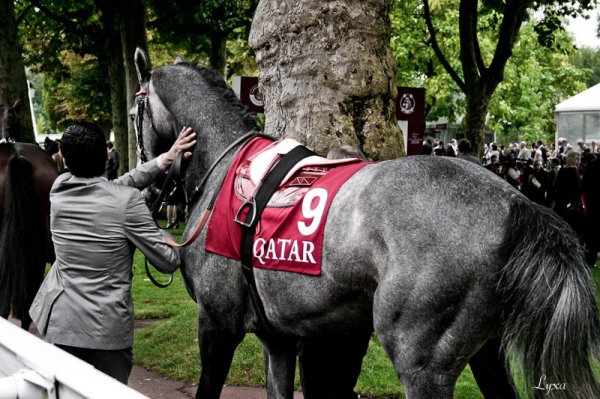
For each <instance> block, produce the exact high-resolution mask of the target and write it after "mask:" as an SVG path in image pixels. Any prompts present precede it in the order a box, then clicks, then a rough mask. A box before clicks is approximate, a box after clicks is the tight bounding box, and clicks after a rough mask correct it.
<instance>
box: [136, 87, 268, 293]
mask: <svg viewBox="0 0 600 399" xmlns="http://www.w3.org/2000/svg"><path fill="white" fill-rule="evenodd" d="M135 97H141V98H140V100H139V101H138V105H137V115H136V127H137V152H138V157H139V158H140V161H141V162H142V163H145V162H147V157H146V153H145V151H144V135H143V127H144V113H145V112H146V111H148V112H149V111H150V106H149V103H148V90H147V89H141V90H139V91H138V92H137V93H135ZM150 123H151V124H152V126H153V128H154V123H153V121H152V117H150ZM155 130H156V129H155ZM254 137H264V138H268V139H270V140H274V138H273V137H271V136H267V135H264V134H261V133H259V132H256V131H250V132H248V133H246V134H244V135H243V136H241V137H239V138H238V139H237V140H235V141H234V142H233V143H231V144H230V145H229V147H227V148H226V149H225V150H224V151H223V152H222V153H221V155H219V156H218V157H217V159H216V160H215V161H214V162H213V163H212V165H211V166H210V167H209V168H208V170H207V171H206V174H205V175H204V177H203V178H202V180H201V181H200V183H199V184H198V185H197V186H196V187H194V190H192V195H191V200H189V201H188V198H187V195H186V199H185V200H186V204H185V205H186V207H187V206H188V205H189V204H190V203H194V202H195V201H196V199H197V197H198V195H199V194H200V193H201V191H202V189H203V188H204V186H205V185H206V182H207V181H208V178H209V177H210V175H211V174H212V172H213V171H214V169H215V168H216V167H217V165H218V164H219V163H220V162H221V161H222V160H223V158H224V157H225V156H226V155H227V154H228V153H229V152H231V151H232V150H233V149H234V148H236V147H238V146H241V147H243V145H244V144H246V143H247V142H248V141H250V140H251V139H252V138H254ZM182 161H183V153H181V152H180V153H178V154H177V157H176V159H175V162H174V163H173V165H171V167H170V169H169V172H168V173H167V177H166V178H165V182H164V184H163V187H162V189H161V191H160V194H159V196H158V198H157V199H156V201H155V202H154V206H153V211H152V218H153V220H154V223H155V224H156V226H157V227H158V228H159V229H163V227H161V226H160V225H159V224H158V215H159V213H160V212H161V209H162V203H163V202H164V200H165V198H166V197H167V195H168V194H169V193H172V192H173V191H175V189H176V188H177V187H178V185H180V186H181V187H182V190H183V192H184V193H186V194H187V192H186V190H185V187H183V181H182V178H181V176H182V173H181V169H182V163H183V162H182ZM226 175H227V173H224V174H223V176H221V181H220V183H219V185H218V187H217V189H216V190H215V192H214V193H213V196H212V198H211V200H210V202H209V204H208V206H207V207H206V209H205V210H204V212H203V213H202V216H201V217H200V221H199V223H198V224H197V225H196V228H195V229H194V231H193V233H192V234H191V235H190V236H189V237H188V238H187V239H186V240H185V241H184V242H182V243H178V242H175V241H174V240H171V239H169V238H166V239H165V241H166V242H167V244H169V245H171V246H173V247H176V248H182V247H187V246H189V245H190V244H192V243H193V242H194V241H195V240H196V239H197V238H198V237H199V236H200V233H202V230H203V229H204V227H205V226H206V223H207V222H208V220H209V219H210V215H211V214H212V210H213V208H214V205H215V202H216V200H217V197H218V195H219V191H220V187H221V186H222V185H223V181H224V180H225V176H226ZM148 263H149V262H148V259H147V258H146V259H145V267H146V274H147V275H148V278H149V279H150V281H152V283H153V284H154V285H156V286H157V287H161V288H165V287H167V286H169V285H170V284H171V283H172V282H173V274H171V275H170V277H169V281H168V282H167V283H166V284H162V283H159V282H158V281H156V280H155V279H154V277H152V275H151V273H150V269H149V267H148Z"/></svg>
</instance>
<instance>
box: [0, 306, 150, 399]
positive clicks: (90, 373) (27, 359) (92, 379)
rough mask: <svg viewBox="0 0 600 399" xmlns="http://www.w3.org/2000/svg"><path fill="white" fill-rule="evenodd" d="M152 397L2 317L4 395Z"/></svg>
mask: <svg viewBox="0 0 600 399" xmlns="http://www.w3.org/2000/svg"><path fill="white" fill-rule="evenodd" d="M17 398H25V399H38V398H40V399H42V398H44V399H57V398H60V399H92V398H98V399H106V398H111V399H117V398H118V399H143V398H146V399H148V397H147V396H144V395H142V394H140V393H139V392H137V391H135V390H133V389H131V388H129V387H128V386H126V385H123V384H121V383H120V382H119V381H117V380H115V379H113V378H111V377H109V376H107V375H106V374H104V373H102V372H100V371H98V370H96V369H95V368H94V367H92V366H91V365H89V364H88V363H85V362H83V361H81V360H79V359H77V358H76V357H74V356H72V355H70V354H68V353H66V352H64V351H63V350H61V349H59V348H57V347H55V346H53V345H50V344H48V343H46V342H44V341H43V340H41V339H39V338H38V337H36V336H34V335H32V334H30V333H28V332H26V331H24V330H22V329H20V328H19V327H17V326H15V325H14V324H12V323H10V322H9V321H8V320H6V319H3V318H1V317H0V399H17Z"/></svg>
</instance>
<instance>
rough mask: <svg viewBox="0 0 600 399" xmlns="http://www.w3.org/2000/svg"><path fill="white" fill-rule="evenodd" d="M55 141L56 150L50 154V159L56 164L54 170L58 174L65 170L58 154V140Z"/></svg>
mask: <svg viewBox="0 0 600 399" xmlns="http://www.w3.org/2000/svg"><path fill="white" fill-rule="evenodd" d="M56 143H57V144H58V151H57V152H56V153H54V154H52V160H53V161H54V163H55V164H56V170H57V171H58V173H59V174H60V173H63V171H64V170H65V165H64V164H63V161H62V156H61V155H60V140H56Z"/></svg>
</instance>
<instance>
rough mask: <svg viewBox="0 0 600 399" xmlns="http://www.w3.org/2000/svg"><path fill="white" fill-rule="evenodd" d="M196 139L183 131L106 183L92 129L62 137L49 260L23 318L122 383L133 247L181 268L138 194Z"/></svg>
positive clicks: (100, 146)
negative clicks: (52, 259)
mask: <svg viewBox="0 0 600 399" xmlns="http://www.w3.org/2000/svg"><path fill="white" fill-rule="evenodd" d="M195 135H196V134H195V133H194V132H192V130H191V129H189V128H184V129H183V130H182V131H181V133H180V135H179V138H178V139H177V141H176V142H175V144H174V145H173V146H172V147H171V149H170V150H169V151H168V152H166V153H164V154H162V155H161V156H160V157H158V158H156V159H155V160H153V161H150V162H148V163H145V164H142V165H140V166H139V167H138V168H136V169H134V170H133V171H131V172H129V173H127V174H125V175H123V176H121V177H120V178H119V179H117V180H115V181H110V182H109V181H108V180H107V179H106V178H105V177H104V174H105V163H106V159H107V149H106V141H105V138H104V134H103V132H102V130H101V129H100V128H99V127H98V126H97V125H95V124H93V123H89V122H79V123H77V124H75V125H74V126H71V127H69V128H68V129H67V131H66V132H65V134H64V135H63V137H62V142H61V154H62V157H63V160H64V163H65V165H66V166H67V167H68V170H69V172H67V173H64V174H62V175H60V176H59V177H58V178H57V179H56V181H55V182H54V184H53V186H52V190H51V191H50V203H51V212H50V230H51V232H52V241H53V243H54V249H55V252H56V261H55V263H54V264H53V265H52V268H51V269H50V271H49V272H48V275H47V276H46V278H45V279H44V282H43V283H42V286H41V287H40V289H39V291H38V293H37V296H36V297H35V299H34V302H33V304H32V306H31V308H30V310H29V313H30V315H31V317H32V319H33V321H34V323H35V324H36V326H37V327H38V329H39V331H40V332H41V333H42V334H43V336H44V339H45V340H46V341H47V342H50V343H53V344H55V345H56V346H58V347H60V348H62V349H64V350H65V351H67V352H69V353H71V354H73V355H75V356H77V357H79V358H80V359H82V360H84V361H86V362H88V363H90V364H92V365H93V366H95V367H96V368H97V369H99V370H100V371H102V372H104V373H106V374H108V375H110V376H112V377H114V378H116V379H117V380H119V381H121V382H123V383H125V384H126V383H127V379H128V378H129V374H130V372H131V368H132V366H133V355H132V346H133V323H134V318H133V301H132V298H131V278H132V271H131V267H132V264H133V253H134V251H135V248H136V247H137V248H139V249H140V250H141V251H142V253H143V254H144V255H145V256H146V257H147V258H148V260H149V261H150V262H151V263H152V264H153V265H155V267H156V268H157V269H158V270H160V271H162V272H164V273H171V272H173V271H175V270H176V269H177V267H179V264H180V257H179V252H178V250H177V249H175V248H173V247H171V246H170V245H168V244H167V243H166V242H165V240H164V238H165V237H164V236H163V233H162V232H161V231H160V230H159V229H158V228H157V227H156V225H155V224H154V222H153V220H152V216H151V215H150V212H149V210H148V208H147V207H146V204H145V202H144V200H143V198H142V196H141V193H140V191H139V190H138V189H141V188H144V187H146V186H148V185H149V184H151V183H152V182H153V181H154V179H155V178H156V177H157V176H158V175H159V174H160V173H164V171H165V169H167V168H168V167H169V166H170V165H171V164H172V163H173V161H174V160H175V157H176V154H177V153H178V152H180V151H183V152H184V156H187V157H189V156H191V153H190V152H189V151H188V150H190V149H191V147H192V146H193V145H194V144H195V143H196V140H195Z"/></svg>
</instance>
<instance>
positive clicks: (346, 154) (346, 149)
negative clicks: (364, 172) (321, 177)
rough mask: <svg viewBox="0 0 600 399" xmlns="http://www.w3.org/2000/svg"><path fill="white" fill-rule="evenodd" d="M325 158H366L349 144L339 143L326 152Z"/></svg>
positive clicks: (364, 159)
mask: <svg viewBox="0 0 600 399" xmlns="http://www.w3.org/2000/svg"><path fill="white" fill-rule="evenodd" d="M327 158H329V159H343V158H360V159H362V160H363V161H366V160H367V157H366V156H365V154H363V152H362V151H361V150H359V149H358V148H356V147H353V146H351V145H347V144H344V145H340V146H337V147H333V148H332V149H331V150H329V152H328V153H327Z"/></svg>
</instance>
